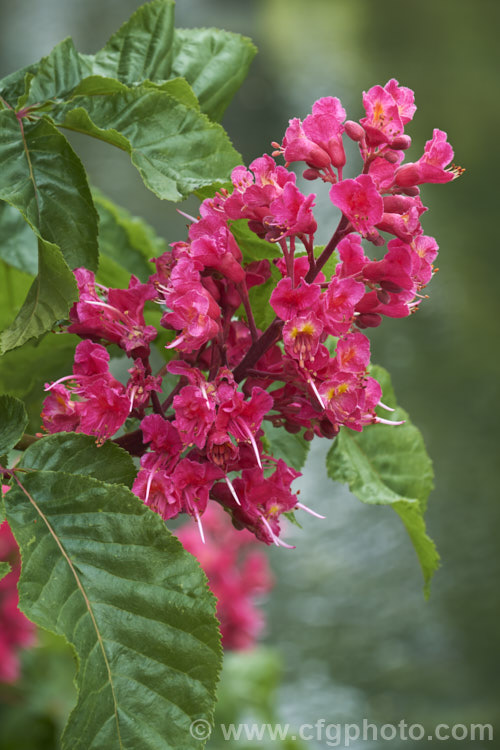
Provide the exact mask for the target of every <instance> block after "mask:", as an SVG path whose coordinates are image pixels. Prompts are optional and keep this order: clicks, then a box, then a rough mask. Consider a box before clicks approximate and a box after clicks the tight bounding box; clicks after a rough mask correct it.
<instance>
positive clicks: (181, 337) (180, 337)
mask: <svg viewBox="0 0 500 750" xmlns="http://www.w3.org/2000/svg"><path fill="white" fill-rule="evenodd" d="M184 339H185V336H184V334H182V336H178V337H177V338H176V339H174V340H173V341H172V342H171V343H170V344H167V345H166V347H165V349H173V348H174V346H177V344H181V343H182V342H183V341H184Z"/></svg>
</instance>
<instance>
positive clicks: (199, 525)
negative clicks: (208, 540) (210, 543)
mask: <svg viewBox="0 0 500 750" xmlns="http://www.w3.org/2000/svg"><path fill="white" fill-rule="evenodd" d="M193 513H194V517H195V518H196V523H197V524H198V531H199V532H200V536H201V541H202V542H203V544H205V535H204V533H203V526H202V524H201V518H200V514H199V513H198V508H193Z"/></svg>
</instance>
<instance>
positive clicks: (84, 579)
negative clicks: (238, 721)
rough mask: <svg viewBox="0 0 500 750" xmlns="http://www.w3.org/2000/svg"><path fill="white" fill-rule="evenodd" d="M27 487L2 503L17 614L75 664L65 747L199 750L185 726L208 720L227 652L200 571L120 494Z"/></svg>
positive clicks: (37, 483) (67, 481)
mask: <svg viewBox="0 0 500 750" xmlns="http://www.w3.org/2000/svg"><path fill="white" fill-rule="evenodd" d="M22 484H23V488H22V489H21V488H20V487H18V486H15V487H13V489H11V491H10V492H8V493H7V495H6V497H5V504H6V508H7V517H8V520H9V523H10V525H11V528H12V530H13V532H14V535H15V537H16V539H17V541H18V543H19V545H20V547H21V553H22V557H23V567H22V573H21V580H20V586H19V590H20V602H21V607H22V609H23V611H24V612H25V613H26V615H27V616H28V617H29V618H30V619H32V620H33V621H34V622H36V623H37V624H39V625H41V626H42V627H44V628H46V629H48V630H51V631H53V632H56V633H58V634H61V635H64V636H65V637H66V639H67V640H68V641H69V642H70V643H72V644H73V646H74V648H75V650H76V652H77V654H78V660H79V671H78V675H77V685H78V690H79V697H78V703H77V706H76V708H75V709H74V711H73V713H72V714H71V716H70V719H69V722H68V725H67V727H66V730H65V733H64V735H63V742H62V747H63V750H88V748H90V747H95V748H106V750H115V749H116V750H153V748H155V749H156V748H158V749H159V748H162V750H163V748H165V750H167V749H168V748H176V749H178V750H181V749H182V750H188V749H189V748H199V747H200V743H199V741H197V740H195V739H194V738H193V737H192V736H191V735H190V732H189V727H190V724H191V722H192V721H193V720H194V719H201V718H202V719H205V720H211V717H212V710H213V706H214V700H215V697H214V691H215V683H216V679H217V674H218V670H219V667H220V660H221V654H220V646H219V638H218V630H217V624H216V620H215V617H214V598H213V596H212V595H211V594H210V593H209V591H208V589H207V586H206V579H205V577H204V575H203V574H202V572H201V570H200V568H199V566H198V564H197V563H196V562H195V560H194V559H193V558H192V557H191V556H190V555H189V554H188V553H187V552H185V551H184V550H183V549H182V547H181V545H180V543H179V542H178V541H177V539H175V537H173V536H172V535H171V534H170V533H169V531H168V530H167V529H166V527H165V524H164V523H163V521H162V520H161V518H160V517H159V516H158V515H156V514H155V513H153V512H152V511H151V510H149V508H147V507H146V506H145V505H144V503H142V502H141V501H140V500H139V499H138V498H136V497H135V496H134V495H133V494H132V493H131V492H130V491H129V490H127V489H126V488H124V487H121V486H119V485H109V484H105V483H103V482H99V481H97V480H95V479H93V478H91V477H88V476H72V475H70V474H65V473H62V472H50V471H39V472H34V473H32V474H28V475H26V476H24V475H23V477H22ZM35 521H36V523H35ZM41 561H43V564H41Z"/></svg>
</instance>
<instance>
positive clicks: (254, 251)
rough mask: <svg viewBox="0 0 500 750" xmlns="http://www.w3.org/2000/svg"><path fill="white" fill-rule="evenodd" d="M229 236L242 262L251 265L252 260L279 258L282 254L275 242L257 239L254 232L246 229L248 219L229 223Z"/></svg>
mask: <svg viewBox="0 0 500 750" xmlns="http://www.w3.org/2000/svg"><path fill="white" fill-rule="evenodd" d="M230 229H231V234H232V235H233V236H234V239H235V240H236V242H237V243H238V246H239V248H240V250H241V252H242V254H243V261H244V262H245V263H251V262H252V261H254V260H263V259H264V258H268V259H269V260H271V258H281V257H282V255H283V253H282V251H281V248H280V246H279V245H278V244H277V243H275V242H268V241H267V240H262V239H261V238H260V237H258V236H257V235H256V234H255V232H252V230H251V229H249V228H248V219H237V221H232V222H231V226H230Z"/></svg>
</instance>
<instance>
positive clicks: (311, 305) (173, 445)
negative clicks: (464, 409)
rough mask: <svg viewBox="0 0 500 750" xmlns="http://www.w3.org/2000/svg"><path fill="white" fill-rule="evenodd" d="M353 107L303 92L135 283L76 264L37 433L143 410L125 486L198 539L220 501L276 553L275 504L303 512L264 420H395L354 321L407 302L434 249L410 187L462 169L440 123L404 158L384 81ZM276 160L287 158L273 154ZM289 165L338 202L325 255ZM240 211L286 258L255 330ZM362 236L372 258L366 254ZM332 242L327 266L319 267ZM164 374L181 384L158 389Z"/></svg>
mask: <svg viewBox="0 0 500 750" xmlns="http://www.w3.org/2000/svg"><path fill="white" fill-rule="evenodd" d="M363 104H364V108H365V113H366V115H365V116H364V117H362V118H361V120H360V121H359V122H353V121H346V113H345V111H344V109H343V107H342V105H341V103H340V101H339V100H338V99H336V98H334V97H325V98H322V99H320V100H318V101H317V102H315V104H314V105H313V108H312V112H311V114H309V115H308V116H307V117H306V118H305V119H304V120H303V121H301V120H300V119H297V118H296V119H293V120H291V121H290V124H289V127H288V128H287V130H286V132H285V135H284V138H283V140H282V143H281V144H278V143H274V144H273V145H274V147H275V149H276V150H275V152H274V153H273V156H269V155H264V156H262V157H260V158H258V159H256V160H255V161H254V162H252V164H250V167H249V168H248V169H247V168H245V167H243V166H241V167H237V168H236V169H234V171H233V173H232V177H231V181H232V189H231V190H225V189H224V190H221V191H220V192H218V193H216V194H215V196H214V197H213V198H211V199H207V200H205V201H203V203H202V204H201V207H200V216H199V217H198V218H192V217H189V218H190V219H191V224H190V226H189V231H188V237H187V240H186V241H180V242H175V243H173V244H172V246H171V249H170V250H168V251H167V252H165V253H164V254H163V255H162V256H161V257H159V258H156V259H155V260H154V263H155V272H154V273H153V274H152V275H151V277H150V278H149V280H148V282H147V283H144V284H143V283H140V282H139V281H138V280H137V279H136V278H134V277H132V280H131V282H130V285H129V288H128V289H126V290H121V289H107V288H105V287H102V286H100V285H98V284H96V283H95V280H94V277H93V274H92V273H90V272H89V271H86V270H85V269H80V270H78V271H77V272H76V276H77V281H78V286H79V290H80V300H79V302H78V303H76V304H75V305H74V306H73V308H72V310H71V313H70V318H71V325H70V326H69V328H68V330H69V331H70V332H72V333H76V334H78V335H79V336H81V337H82V338H83V339H84V340H83V341H82V342H81V343H80V344H79V345H78V347H77V350H76V358H75V364H74V367H73V374H72V375H67V376H66V377H64V378H61V380H59V381H57V382H56V383H53V384H51V385H48V386H47V390H48V391H49V395H48V397H47V399H46V401H45V404H44V408H43V423H44V427H45V429H46V430H48V431H50V432H58V431H61V430H76V431H77V432H84V433H87V434H90V435H95V437H96V438H97V441H98V442H102V441H104V440H107V439H109V438H111V437H113V436H116V434H117V432H118V431H119V430H120V429H122V428H123V427H124V425H125V422H126V420H127V418H128V417H132V418H135V419H137V420H139V421H140V428H138V429H137V430H135V431H133V432H129V433H126V434H122V435H119V436H118V437H115V439H116V440H117V442H118V443H119V444H121V445H123V446H124V447H126V448H127V449H128V450H130V452H131V453H133V454H134V455H137V456H140V470H139V472H138V475H137V479H136V481H135V483H134V487H133V489H134V492H135V493H136V494H137V495H138V496H139V497H140V498H142V499H143V500H144V502H145V503H147V504H148V505H149V506H150V507H151V508H153V509H154V510H155V511H156V512H158V513H159V514H160V515H161V516H162V517H163V518H164V519H170V518H174V517H176V516H177V515H178V514H179V513H186V514H188V515H190V516H191V517H192V518H193V519H194V520H195V521H196V522H197V524H198V530H199V532H200V534H201V536H202V537H203V529H202V517H205V518H206V519H208V518H210V515H207V513H208V512H209V508H210V507H211V506H212V505H213V504H214V503H219V504H220V505H222V506H223V507H224V508H225V509H226V511H227V512H228V513H229V514H230V516H231V518H232V521H233V524H234V526H235V527H236V528H238V529H242V528H246V529H248V530H249V531H251V532H252V533H253V534H254V535H255V536H256V537H257V539H259V540H261V541H263V542H265V543H267V544H272V543H274V544H276V545H280V546H288V545H286V543H285V542H284V541H283V540H282V538H281V519H282V516H283V514H284V513H290V512H293V511H296V510H306V511H309V509H308V508H307V507H306V506H304V505H303V504H302V503H300V502H299V501H298V498H297V494H296V493H295V492H294V491H293V489H292V485H293V482H294V480H295V479H296V478H297V477H298V476H299V472H298V471H296V470H295V469H293V468H292V467H290V466H288V465H287V464H286V463H285V461H283V460H282V459H279V460H277V459H276V458H275V457H274V456H273V455H272V450H271V451H269V447H268V445H269V444H268V443H267V441H264V440H263V435H264V432H263V423H264V420H267V421H268V422H270V423H271V424H272V425H274V427H281V428H284V429H285V430H287V431H288V432H290V433H301V434H303V435H304V437H305V438H306V439H312V437H313V436H314V435H318V436H323V437H327V438H333V437H335V435H336V434H337V433H338V432H339V429H340V427H341V426H345V427H349V428H350V429H353V430H357V431H361V430H362V429H363V427H364V426H365V425H368V424H373V423H377V422H385V423H389V424H394V423H392V422H390V421H388V420H385V419H382V418H381V417H379V416H378V415H377V414H376V412H375V408H376V407H377V406H382V407H384V405H383V404H382V402H381V398H382V392H381V388H380V385H379V384H378V383H377V381H376V380H375V379H374V378H373V377H371V376H370V375H369V369H368V368H369V363H370V343H369V340H368V338H367V337H366V335H365V334H364V333H362V331H364V330H366V329H369V328H372V327H375V326H378V325H380V324H381V322H382V320H383V318H384V316H387V317H392V318H402V317H406V316H408V315H410V314H411V313H414V312H415V311H416V310H417V309H418V307H419V305H420V303H421V300H422V299H423V298H424V296H423V294H422V291H423V289H424V287H425V286H426V285H427V283H428V282H429V281H430V279H431V277H432V275H433V273H434V270H435V269H434V267H433V262H434V259H435V257H436V255H437V251H438V246H437V244H436V241H435V240H434V238H432V237H429V236H426V235H425V234H424V233H423V229H422V226H421V223H420V220H421V217H422V214H423V213H424V212H425V211H426V210H427V209H426V208H425V206H423V204H422V201H421V199H420V188H419V186H420V185H421V184H423V183H426V182H434V183H444V182H448V181H450V180H452V179H454V178H455V177H457V176H458V175H459V174H460V173H461V171H462V170H461V169H460V168H458V167H454V166H452V167H449V166H448V165H449V163H450V161H451V159H452V157H453V151H452V148H451V146H450V145H449V144H448V142H447V140H446V134H445V133H443V132H442V131H440V130H435V131H434V134H433V137H432V139H431V140H430V141H429V142H428V143H427V145H426V146H425V150H424V153H423V155H422V156H421V157H420V158H419V159H418V160H417V161H415V162H410V163H406V164H405V163H403V161H404V156H405V152H406V151H407V149H408V148H409V146H410V144H411V139H410V137H409V136H408V135H407V134H405V132H404V129H405V126H406V125H407V124H408V122H409V121H410V120H411V119H412V117H413V115H414V112H415V105H414V102H413V92H412V91H411V90H410V89H408V88H405V87H403V86H399V84H398V82H397V81H395V80H391V81H389V82H388V83H387V84H386V85H385V86H383V87H382V86H374V87H373V88H371V89H370V90H369V91H368V92H367V93H365V94H364V96H363ZM344 138H350V139H351V140H353V141H355V142H356V143H357V144H358V145H359V151H360V156H361V163H362V166H361V170H360V173H359V174H358V176H356V177H355V178H348V179H345V178H344V176H343V171H344V167H345V163H346V156H345V151H344ZM279 155H283V157H284V159H285V161H286V165H285V166H280V165H278V164H277V163H276V161H275V159H274V158H273V157H277V156H279ZM292 162H302V163H303V164H304V167H305V171H304V176H305V177H306V178H307V179H308V180H310V181H315V180H316V181H317V183H318V184H319V185H321V184H322V183H323V184H326V185H327V189H328V190H329V196H330V199H331V201H332V203H333V204H334V205H335V206H336V207H337V208H338V209H340V211H341V213H342V216H341V219H340V222H339V224H338V226H337V228H336V230H335V232H334V233H333V235H332V237H331V239H330V241H329V242H328V244H327V245H326V246H325V247H324V248H322V249H319V250H318V249H316V248H315V243H314V239H315V234H316V231H317V223H316V220H315V218H314V214H313V207H314V201H315V195H314V194H310V195H304V194H303V193H302V192H301V191H300V190H299V188H298V187H297V184H296V177H295V174H294V173H293V172H291V171H290V170H289V168H288V165H289V164H290V163H292ZM235 221H240V222H242V221H243V222H246V223H247V225H248V228H249V229H250V230H251V232H253V233H255V235H257V237H258V238H260V240H262V241H263V242H264V243H266V242H267V243H269V249H270V250H273V252H272V253H270V256H271V257H275V256H276V249H277V248H278V249H279V251H280V256H281V257H279V259H278V260H275V261H274V262H275V264H276V266H277V270H278V272H279V274H280V275H281V278H280V280H279V281H278V282H277V283H276V284H275V286H274V288H273V289H272V293H270V298H269V304H270V306H271V308H272V310H273V311H274V313H275V318H274V320H273V321H272V322H271V323H270V325H269V326H268V327H267V328H266V329H265V330H264V331H260V330H259V329H258V327H257V325H256V322H255V318H254V310H253V308H252V299H253V298H254V297H253V294H254V292H253V291H252V290H253V288H255V287H262V285H264V284H266V282H268V281H269V279H270V278H271V263H270V261H269V260H268V259H266V258H263V259H262V257H261V255H262V253H261V255H259V257H261V259H260V260H255V259H253V260H252V259H248V260H247V259H246V257H245V253H246V252H248V249H247V248H245V246H244V243H242V246H241V247H240V246H239V245H238V242H237V241H236V238H235V233H234V230H233V224H234V222H235ZM387 235H388V237H387ZM386 242H387V245H386ZM370 243H371V245H372V246H373V247H375V248H376V249H377V250H376V252H378V253H379V257H378V258H377V259H375V258H373V257H370V256H369V255H368V254H367V250H366V247H367V246H369V245H370ZM385 245H386V247H385V248H384V250H382V248H383V247H384V246H385ZM261 247H262V245H261ZM334 251H337V253H338V257H339V262H338V263H337V265H336V267H335V270H334V272H333V274H331V275H330V276H329V277H328V278H327V277H325V275H324V273H323V271H324V270H325V264H326V263H327V261H328V260H330V259H331V258H332V254H333V252H334ZM380 253H382V254H381V255H380ZM268 286H269V285H267V286H266V287H264V288H266V289H267V288H268ZM151 301H154V302H156V303H158V304H159V305H161V307H162V311H163V313H162V318H161V326H162V327H163V328H165V329H167V330H168V331H170V332H171V341H170V343H169V344H167V347H166V348H167V355H168V356H169V357H170V359H169V361H168V364H167V365H166V366H165V367H164V368H162V370H161V371H160V373H158V374H156V375H155V374H153V372H152V368H151V364H150V360H149V354H150V344H151V342H152V341H153V340H154V338H155V337H156V335H157V331H156V329H155V328H154V327H152V326H149V325H146V323H145V319H144V307H145V305H146V304H149V303H150V302H151ZM111 343H113V344H116V345H117V346H118V347H120V348H121V349H122V350H123V351H124V352H125V354H126V355H127V356H128V357H130V359H131V360H132V362H133V364H132V366H131V368H130V369H129V374H130V378H129V379H128V381H127V382H126V383H121V382H119V381H118V380H116V379H115V378H114V377H113V375H111V373H110V372H109V356H108V352H107V350H106V348H105V347H106V345H107V344H111ZM167 371H168V373H169V379H168V382H171V380H170V379H171V377H172V376H173V377H174V378H175V385H174V386H173V388H172V387H170V389H169V392H166V393H165V392H163V380H162V378H163V376H164V375H166V372H167ZM165 382H166V381H165Z"/></svg>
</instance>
